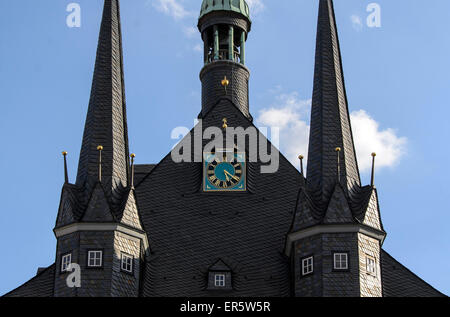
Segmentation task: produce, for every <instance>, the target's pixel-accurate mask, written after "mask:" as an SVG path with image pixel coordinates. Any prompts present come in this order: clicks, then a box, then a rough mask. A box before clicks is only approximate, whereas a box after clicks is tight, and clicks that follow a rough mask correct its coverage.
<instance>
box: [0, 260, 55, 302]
mask: <svg viewBox="0 0 450 317" xmlns="http://www.w3.org/2000/svg"><path fill="white" fill-rule="evenodd" d="M54 283H55V264H52V265H50V266H49V267H48V268H46V269H45V270H42V271H41V272H39V273H38V274H36V276H35V277H33V278H32V279H30V280H29V281H28V282H25V283H24V284H22V285H21V286H19V287H18V288H16V289H14V290H12V291H11V292H9V293H7V294H5V295H3V296H4V297H52V296H53V285H54Z"/></svg>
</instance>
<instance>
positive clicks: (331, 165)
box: [307, 0, 360, 202]
mask: <svg viewBox="0 0 450 317" xmlns="http://www.w3.org/2000/svg"><path fill="white" fill-rule="evenodd" d="M336 147H339V148H341V152H340V153H339V155H340V161H339V164H338V165H337V164H336V153H335V149H336ZM337 173H339V178H340V179H341V182H342V185H343V187H344V190H345V192H346V193H351V191H352V189H353V188H354V187H357V186H359V185H360V177H359V171H358V165H357V162H356V155H355V149H354V144H353V136H352V129H351V126H350V117H349V112H348V105H347V96H346V91H345V85H344V75H343V69H342V61H341V53H340V48H339V39H338V33H337V29H336V21H335V15H334V8H333V1H332V0H320V4H319V19H318V25H317V43H316V63H315V74H314V92H313V98H312V111H311V132H310V140H309V155H308V167H307V175H308V179H307V183H308V188H309V189H310V190H314V191H316V192H317V193H318V194H320V195H319V196H320V197H321V200H322V201H323V202H325V201H327V200H328V199H329V198H330V197H331V194H332V192H333V190H334V186H335V184H336V175H337Z"/></svg>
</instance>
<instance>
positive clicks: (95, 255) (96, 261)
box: [87, 250, 103, 267]
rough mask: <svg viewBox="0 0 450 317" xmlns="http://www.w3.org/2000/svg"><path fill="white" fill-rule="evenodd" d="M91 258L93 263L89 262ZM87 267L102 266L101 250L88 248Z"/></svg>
mask: <svg viewBox="0 0 450 317" xmlns="http://www.w3.org/2000/svg"><path fill="white" fill-rule="evenodd" d="M91 260H92V261H93V263H91ZM87 265H88V267H102V266H103V251H102V250H90V251H88V263H87Z"/></svg>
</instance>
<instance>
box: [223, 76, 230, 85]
mask: <svg viewBox="0 0 450 317" xmlns="http://www.w3.org/2000/svg"><path fill="white" fill-rule="evenodd" d="M229 84H230V81H229V80H228V79H227V76H225V77H224V78H223V79H222V86H224V87H225V88H226V87H228V85H229Z"/></svg>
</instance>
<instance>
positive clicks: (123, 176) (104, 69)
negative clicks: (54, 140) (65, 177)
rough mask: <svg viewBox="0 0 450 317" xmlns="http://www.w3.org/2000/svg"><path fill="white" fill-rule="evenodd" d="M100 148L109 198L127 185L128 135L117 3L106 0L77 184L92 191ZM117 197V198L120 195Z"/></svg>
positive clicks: (105, 185) (116, 1)
mask: <svg viewBox="0 0 450 317" xmlns="http://www.w3.org/2000/svg"><path fill="white" fill-rule="evenodd" d="M98 145H102V146H103V151H102V161H103V163H102V180H103V183H104V187H105V190H106V194H107V196H108V198H111V199H112V200H114V199H115V197H114V194H115V193H114V192H115V191H120V190H121V189H122V188H125V187H127V185H128V181H129V165H130V164H129V152H128V131H127V119H126V104H125V87H124V77H123V54H122V35H121V26H120V10H119V1H118V0H105V4H104V9H103V17H102V22H101V26H100V35H99V40H98V48H97V57H96V61H95V69H94V77H93V80H92V89H91V97H90V101H89V109H88V112H87V117H86V124H85V128H84V135H83V142H82V146H81V153H80V161H79V165H78V174H77V181H76V184H77V185H78V186H80V187H88V191H90V189H92V186H93V184H94V183H95V182H96V181H97V180H98V165H99V164H98V159H99V153H98V150H97V146H98ZM119 196H120V194H119Z"/></svg>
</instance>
